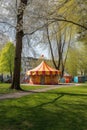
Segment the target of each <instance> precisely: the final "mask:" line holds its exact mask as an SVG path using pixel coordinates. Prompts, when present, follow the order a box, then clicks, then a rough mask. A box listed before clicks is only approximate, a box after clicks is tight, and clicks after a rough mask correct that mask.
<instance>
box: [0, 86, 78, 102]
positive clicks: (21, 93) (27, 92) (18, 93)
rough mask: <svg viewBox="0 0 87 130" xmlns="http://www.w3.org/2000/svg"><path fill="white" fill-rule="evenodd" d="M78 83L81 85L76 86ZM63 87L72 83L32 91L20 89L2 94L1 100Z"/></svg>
mask: <svg viewBox="0 0 87 130" xmlns="http://www.w3.org/2000/svg"><path fill="white" fill-rule="evenodd" d="M71 85H72V84H71ZM74 85H75V84H74ZM77 85H79V84H76V86H77ZM62 87H70V85H57V86H56V85H55V86H54V85H52V86H49V87H48V88H43V89H37V90H30V91H26V92H25V91H19V92H15V93H9V94H0V100H3V99H12V98H20V97H22V96H25V95H30V94H34V93H40V92H46V91H48V90H52V89H58V88H62Z"/></svg>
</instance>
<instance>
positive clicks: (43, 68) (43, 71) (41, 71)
mask: <svg viewBox="0 0 87 130" xmlns="http://www.w3.org/2000/svg"><path fill="white" fill-rule="evenodd" d="M60 74H61V71H60V70H56V69H54V68H52V67H50V66H49V65H48V64H47V63H46V62H45V61H42V62H41V64H40V65H38V66H37V67H36V68H34V69H31V70H29V71H27V75H60Z"/></svg>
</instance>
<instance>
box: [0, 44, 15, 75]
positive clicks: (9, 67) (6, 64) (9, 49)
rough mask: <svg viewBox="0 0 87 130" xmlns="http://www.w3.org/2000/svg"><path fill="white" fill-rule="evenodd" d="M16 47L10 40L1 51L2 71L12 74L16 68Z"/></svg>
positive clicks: (0, 67)
mask: <svg viewBox="0 0 87 130" xmlns="http://www.w3.org/2000/svg"><path fill="white" fill-rule="evenodd" d="M14 54H15V47H14V45H13V43H11V42H8V43H7V44H6V45H5V46H4V48H3V49H2V51H1V53H0V72H1V73H9V74H10V76H12V72H13V69H14Z"/></svg>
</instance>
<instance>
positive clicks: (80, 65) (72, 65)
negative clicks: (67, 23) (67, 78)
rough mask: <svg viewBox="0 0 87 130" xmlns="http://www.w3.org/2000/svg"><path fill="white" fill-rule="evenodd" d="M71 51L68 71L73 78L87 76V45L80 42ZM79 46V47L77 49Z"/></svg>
mask: <svg viewBox="0 0 87 130" xmlns="http://www.w3.org/2000/svg"><path fill="white" fill-rule="evenodd" d="M75 44H76V45H74V47H71V48H70V49H69V53H68V58H67V62H66V70H67V72H68V73H69V74H71V75H72V76H75V75H78V74H80V75H85V74H87V58H86V55H87V51H86V45H84V44H82V43H80V42H78V43H75ZM76 46H77V47H76Z"/></svg>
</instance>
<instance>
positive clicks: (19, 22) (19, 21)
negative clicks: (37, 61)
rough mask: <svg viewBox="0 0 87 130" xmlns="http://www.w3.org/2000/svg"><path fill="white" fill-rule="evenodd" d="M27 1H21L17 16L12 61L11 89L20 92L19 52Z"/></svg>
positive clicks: (20, 50)
mask: <svg viewBox="0 0 87 130" xmlns="http://www.w3.org/2000/svg"><path fill="white" fill-rule="evenodd" d="M27 1H28V0H21V1H20V5H19V8H18V14H17V28H16V50H15V59H14V73H13V80H12V85H11V88H12V89H17V90H21V88H20V71H21V52H22V39H23V15H24V10H25V7H26V5H27Z"/></svg>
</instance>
